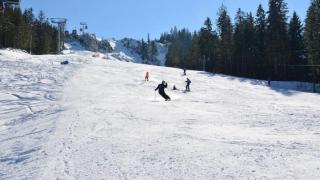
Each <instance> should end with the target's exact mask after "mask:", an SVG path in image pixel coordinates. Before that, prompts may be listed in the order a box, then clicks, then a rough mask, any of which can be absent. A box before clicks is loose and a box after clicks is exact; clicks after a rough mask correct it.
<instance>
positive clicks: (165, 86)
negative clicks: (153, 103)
mask: <svg viewBox="0 0 320 180" xmlns="http://www.w3.org/2000/svg"><path fill="white" fill-rule="evenodd" d="M167 87H168V84H167V83H166V84H159V85H158V87H157V88H156V89H155V91H156V90H159V93H160V94H161V93H164V89H165V88H167Z"/></svg>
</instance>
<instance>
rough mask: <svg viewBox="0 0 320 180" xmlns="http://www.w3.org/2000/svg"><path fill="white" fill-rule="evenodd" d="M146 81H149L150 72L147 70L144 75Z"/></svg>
mask: <svg viewBox="0 0 320 180" xmlns="http://www.w3.org/2000/svg"><path fill="white" fill-rule="evenodd" d="M144 80H145V81H149V72H146V76H145V77H144Z"/></svg>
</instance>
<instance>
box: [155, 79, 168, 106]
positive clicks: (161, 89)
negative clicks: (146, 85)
mask: <svg viewBox="0 0 320 180" xmlns="http://www.w3.org/2000/svg"><path fill="white" fill-rule="evenodd" d="M167 87H168V83H166V82H165V81H162V83H161V84H159V85H158V87H157V88H156V89H155V91H157V90H159V94H160V95H161V96H162V97H163V98H164V99H165V100H166V101H170V100H171V99H170V97H169V96H168V95H167V94H166V93H165V92H164V89H165V88H167Z"/></svg>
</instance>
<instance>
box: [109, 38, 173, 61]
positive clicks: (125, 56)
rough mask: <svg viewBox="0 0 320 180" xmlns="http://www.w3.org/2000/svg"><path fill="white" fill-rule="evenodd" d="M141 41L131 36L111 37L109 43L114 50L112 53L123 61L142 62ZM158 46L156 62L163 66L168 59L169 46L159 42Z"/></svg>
mask: <svg viewBox="0 0 320 180" xmlns="http://www.w3.org/2000/svg"><path fill="white" fill-rule="evenodd" d="M139 43H140V42H139V41H137V40H135V39H130V38H124V39H121V40H115V39H110V40H109V44H110V45H111V47H112V48H113V52H112V53H111V54H110V55H111V56H112V57H115V58H116V59H120V60H123V61H131V62H135V63H142V58H141V53H140V52H139V51H140V49H139V46H140V45H139ZM156 48H157V56H156V62H157V63H156V64H157V65H161V66H163V65H164V64H165V61H166V55H167V53H168V47H167V45H165V44H161V43H158V42H157V43H156Z"/></svg>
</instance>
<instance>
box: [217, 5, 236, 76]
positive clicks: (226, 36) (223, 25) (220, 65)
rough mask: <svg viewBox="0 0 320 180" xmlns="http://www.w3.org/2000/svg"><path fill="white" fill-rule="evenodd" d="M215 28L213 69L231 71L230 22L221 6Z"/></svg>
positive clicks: (228, 72)
mask: <svg viewBox="0 0 320 180" xmlns="http://www.w3.org/2000/svg"><path fill="white" fill-rule="evenodd" d="M218 16H219V17H218V21H217V29H218V35H219V48H218V59H217V61H216V65H215V71H216V72H221V73H227V74H230V73H232V62H231V59H232V32H233V29H232V24H231V19H230V17H229V15H228V12H227V9H226V8H225V7H224V6H222V7H221V8H220V10H219V13H218Z"/></svg>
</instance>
